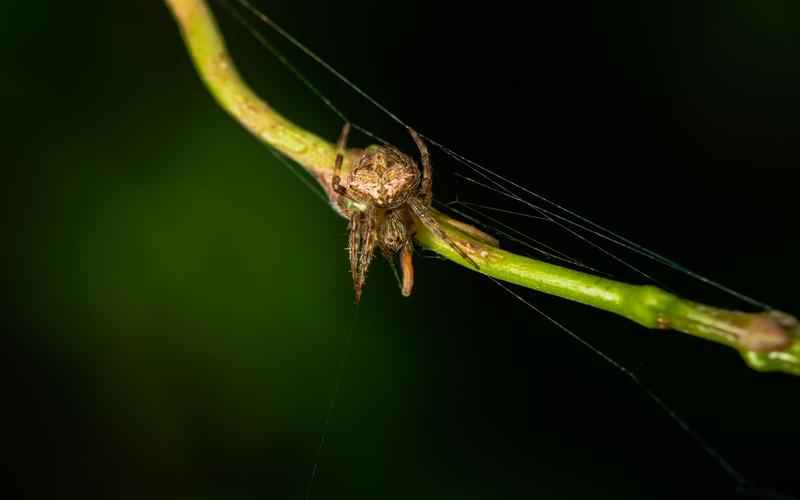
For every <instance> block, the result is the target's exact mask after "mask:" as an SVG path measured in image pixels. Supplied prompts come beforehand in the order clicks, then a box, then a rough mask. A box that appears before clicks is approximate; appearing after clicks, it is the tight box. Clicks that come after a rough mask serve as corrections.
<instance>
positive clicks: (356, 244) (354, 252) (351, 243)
mask: <svg viewBox="0 0 800 500" xmlns="http://www.w3.org/2000/svg"><path fill="white" fill-rule="evenodd" d="M361 226H362V224H361V213H360V212H355V213H354V214H353V216H352V217H351V218H350V227H349V229H350V235H349V239H348V245H347V253H348V256H349V257H350V274H351V275H352V277H353V288H355V291H356V302H358V301H359V300H360V299H361V285H360V284H359V277H358V251H359V248H360V247H361V231H362V227H361ZM361 283H363V280H362V281H361Z"/></svg>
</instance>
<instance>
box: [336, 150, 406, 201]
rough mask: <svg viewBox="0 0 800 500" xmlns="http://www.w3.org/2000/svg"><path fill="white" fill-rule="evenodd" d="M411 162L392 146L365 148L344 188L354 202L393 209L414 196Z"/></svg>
mask: <svg viewBox="0 0 800 500" xmlns="http://www.w3.org/2000/svg"><path fill="white" fill-rule="evenodd" d="M419 176H420V174H419V168H418V167H417V165H416V163H414V160H412V159H411V158H410V157H409V156H407V155H405V154H403V153H401V152H400V151H398V150H397V149H395V148H392V147H383V146H378V147H373V148H369V149H367V150H366V151H365V152H364V154H363V155H362V156H361V158H359V160H358V162H357V163H356V165H355V167H354V168H353V170H352V171H351V172H350V176H349V178H348V189H349V190H350V191H351V193H352V194H353V195H355V196H354V197H357V198H359V200H358V201H363V202H368V203H371V204H372V205H374V206H376V207H380V208H395V207H399V206H400V205H402V204H403V203H405V202H406V201H407V200H408V198H409V197H410V196H411V195H412V194H414V192H415V189H416V187H417V185H418V184H419Z"/></svg>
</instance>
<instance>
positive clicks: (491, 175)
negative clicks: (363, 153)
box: [219, 0, 771, 309]
mask: <svg viewBox="0 0 800 500" xmlns="http://www.w3.org/2000/svg"><path fill="white" fill-rule="evenodd" d="M219 1H222V2H223V3H226V4H227V3H228V1H229V0H219ZM235 1H236V2H238V4H240V5H241V6H242V7H243V8H245V9H246V10H247V11H248V12H250V13H251V14H252V15H253V16H255V17H256V18H258V19H259V20H260V21H261V22H263V23H264V24H266V25H267V26H269V27H270V28H271V29H272V30H274V31H275V32H276V33H278V34H279V35H280V36H281V37H283V38H284V39H285V40H287V41H288V42H289V43H290V44H292V45H293V46H295V47H296V48H297V49H298V50H300V51H301V52H303V53H304V54H305V55H306V56H307V57H309V58H310V59H312V60H313V61H314V62H316V63H317V64H319V65H320V66H321V67H322V68H324V69H325V70H326V71H328V72H329V73H330V74H332V75H333V76H334V77H336V78H337V79H339V80H340V81H341V82H342V83H344V84H345V85H346V86H348V87H349V88H350V89H351V90H353V91H354V92H355V93H357V94H358V95H360V96H361V97H362V98H363V99H365V100H366V101H367V102H369V103H370V104H372V105H373V106H375V107H376V108H377V109H378V110H379V111H381V112H382V113H384V114H385V115H386V116H387V117H389V118H391V119H392V120H393V121H395V122H396V123H397V124H399V125H401V126H403V127H405V128H408V127H409V125H408V124H407V123H406V122H405V121H403V120H402V119H401V118H400V117H399V116H397V115H396V114H394V113H392V112H391V111H390V110H389V109H388V108H387V107H386V106H384V105H383V104H381V103H380V102H379V101H378V100H377V99H375V98H373V97H372V96H370V95H369V94H368V93H367V92H365V91H364V90H363V89H361V88H360V87H359V86H358V85H356V84H355V83H354V82H353V81H352V80H350V79H349V78H347V77H346V76H345V75H344V74H342V73H341V72H339V71H338V70H337V69H336V68H334V67H333V66H331V65H330V64H328V63H327V62H326V61H325V60H324V59H322V58H321V57H320V56H318V55H317V54H316V53H315V52H313V51H312V50H311V49H310V48H308V47H307V46H306V45H305V44H303V43H302V42H300V41H299V40H298V39H297V38H295V37H294V36H292V35H291V34H290V33H289V32H288V31H286V30H285V29H284V28H283V27H281V26H280V25H279V24H278V23H277V22H275V21H274V20H273V19H272V18H270V17H269V16H267V15H266V14H265V13H263V12H262V11H260V10H259V9H257V8H256V7H255V6H253V5H252V4H251V3H250V2H249V1H248V0H235ZM237 17H238V18H241V15H240V14H238V13H237ZM242 24H243V25H244V26H245V27H246V28H247V29H248V30H249V31H251V32H252V33H253V35H254V36H255V37H256V38H257V39H258V40H259V42H260V43H261V44H262V45H264V46H265V47H266V48H267V49H268V50H269V51H270V52H271V53H272V54H273V55H274V56H275V57H276V58H278V60H279V61H280V62H281V63H282V64H284V65H285V66H286V67H287V68H288V69H289V70H290V71H291V72H292V73H293V74H294V75H295V76H296V77H297V78H298V80H299V81H300V82H301V83H302V84H303V85H305V86H306V87H307V88H308V89H309V90H310V91H311V92H312V93H314V95H316V96H317V97H318V98H319V99H320V100H321V102H323V103H324V104H325V105H326V106H327V107H328V108H329V109H330V110H331V111H333V112H334V113H335V114H336V115H337V116H339V118H341V119H342V120H343V121H350V120H349V119H348V118H347V117H346V116H345V114H344V113H342V112H341V111H340V110H339V109H338V108H337V107H336V106H335V105H334V104H333V103H332V102H331V100H330V99H328V98H327V97H326V96H325V95H324V94H323V93H322V92H320V91H319V89H317V88H316V87H315V86H314V85H313V84H312V83H311V82H310V81H309V80H308V79H307V78H305V77H304V76H303V75H302V73H300V71H298V70H297V69H296V68H295V67H294V66H293V65H291V64H290V63H289V62H288V60H287V59H286V58H285V57H284V56H283V55H282V54H281V53H280V52H279V51H278V50H277V49H276V48H275V47H273V46H272V45H271V44H269V42H268V41H267V40H266V39H264V37H263V36H262V35H261V34H260V32H258V30H255V28H253V27H252V26H250V25H249V24H248V23H247V22H246V21H242ZM351 123H352V122H351ZM352 126H353V128H354V129H356V130H358V131H359V132H361V133H363V134H365V135H367V136H369V137H371V138H373V139H375V140H377V141H379V142H381V143H383V144H388V142H387V141H386V140H384V139H382V138H380V137H378V136H377V135H375V134H374V133H372V132H371V131H369V130H367V129H366V128H365V127H362V126H360V125H357V124H353V125H352ZM419 135H420V136H421V137H422V138H424V139H425V140H426V141H427V142H428V143H429V144H431V145H433V146H435V147H437V148H438V149H439V150H441V151H442V152H443V153H445V154H446V155H448V156H450V157H451V158H453V159H454V160H456V161H457V162H459V163H461V164H462V165H464V166H465V167H467V168H469V169H471V170H473V171H474V172H476V173H479V174H481V175H482V176H486V177H487V179H492V182H495V181H497V182H501V183H505V184H506V186H503V188H502V189H503V190H504V191H506V192H507V194H513V193H512V192H511V188H513V189H516V190H518V191H519V192H520V195H517V197H518V198H520V200H522V198H521V195H527V196H531V197H533V198H536V199H538V200H540V201H541V202H543V203H546V204H547V205H548V206H550V207H552V209H554V210H557V211H559V212H561V214H564V215H560V216H559V217H557V218H559V219H567V220H569V217H572V218H574V220H569V222H568V223H569V224H571V225H573V226H578V227H580V228H582V229H584V230H586V231H590V232H592V233H594V234H596V235H597V236H600V237H602V238H603V239H607V240H609V241H612V242H614V243H615V244H618V245H621V246H623V247H625V248H626V249H628V250H630V251H632V252H634V253H637V254H639V255H641V256H643V257H646V258H648V259H650V260H653V261H655V262H658V263H660V264H662V265H665V266H667V267H670V268H672V269H674V270H675V271H678V272H680V273H683V274H685V275H687V276H689V277H691V278H693V279H696V280H698V281H700V282H701V283H704V284H706V285H708V286H711V287H713V288H716V289H717V290H720V291H722V292H724V293H726V294H729V295H731V296H733V297H736V298H737V299H739V300H741V301H743V302H746V303H747V304H750V305H752V306H755V307H759V308H762V309H770V308H771V307H770V306H769V305H768V304H766V303H764V302H761V301H759V300H756V299H754V298H752V297H750V296H748V295H745V294H743V293H741V292H738V291H736V290H734V289H732V288H730V287H727V286H725V285H723V284H721V283H719V282H717V281H714V280H712V279H710V278H708V277H705V276H703V275H701V274H699V273H697V272H695V271H693V270H691V269H689V268H687V267H685V266H683V265H681V264H679V263H678V262H676V261H673V260H671V259H668V258H666V257H664V256H662V255H661V254H659V253H657V252H654V251H652V250H649V249H647V248H645V247H644V246H642V245H640V244H638V243H636V242H634V241H632V240H630V239H628V238H625V237H623V236H621V235H619V234H617V233H615V232H614V231H611V230H610V229H608V228H606V227H605V226H602V225H600V224H599V223H596V222H594V221H592V220H590V219H588V218H587V217H584V216H582V215H580V214H578V213H577V212H575V211H574V210H570V209H568V208H566V207H564V206H563V205H560V204H558V203H556V202H554V201H552V200H550V199H549V198H546V197H544V196H543V195H541V194H539V193H536V192H534V191H532V190H530V189H528V188H526V187H524V186H522V185H520V184H518V183H516V182H514V181H512V180H511V179H509V178H507V177H504V176H502V175H500V174H498V173H496V172H494V171H492V170H490V169H489V168H487V167H485V166H483V165H481V164H479V163H478V162H475V161H473V160H470V159H469V158H466V157H465V156H463V155H460V154H458V153H456V152H455V151H453V150H452V149H451V148H449V147H447V146H445V145H444V144H442V143H441V142H439V141H436V140H435V139H433V138H431V137H429V136H427V135H425V134H422V133H420V134H419ZM522 202H523V203H525V204H527V205H529V206H530V207H531V208H533V209H534V210H541V207H535V205H533V204H532V203H530V202H527V200H524V201H522ZM547 213H548V214H550V215H552V214H554V212H553V210H549V211H548V212H547ZM567 232H570V231H569V230H567ZM570 233H571V234H573V235H574V236H578V235H577V234H576V233H573V232H570ZM578 237H579V236H578ZM590 244H591V243H590ZM598 250H600V251H601V252H603V253H606V254H607V255H609V256H610V257H612V258H614V259H615V260H618V261H620V262H622V263H623V264H625V263H624V262H623V260H622V259H619V258H618V257H616V256H614V255H613V254H611V253H610V252H608V251H607V250H604V249H601V248H600V247H598ZM625 265H627V266H628V267H631V266H630V265H629V264H625ZM633 269H634V270H635V271H637V272H639V273H640V274H642V275H643V276H644V277H646V278H648V279H650V280H653V279H652V277H650V276H648V275H647V274H645V273H642V272H641V271H639V270H638V269H636V268H633ZM653 281H655V280H653Z"/></svg>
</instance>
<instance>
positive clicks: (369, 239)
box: [358, 210, 378, 298]
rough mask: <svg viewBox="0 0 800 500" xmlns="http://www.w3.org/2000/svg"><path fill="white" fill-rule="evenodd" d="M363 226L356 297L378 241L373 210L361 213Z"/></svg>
mask: <svg viewBox="0 0 800 500" xmlns="http://www.w3.org/2000/svg"><path fill="white" fill-rule="evenodd" d="M363 217H364V228H363V232H362V233H361V248H360V249H359V251H358V279H359V287H358V297H359V298H360V297H361V288H362V287H363V286H364V281H366V279H367V270H368V269H369V264H370V262H372V255H373V254H374V252H375V245H376V243H377V242H378V227H377V221H376V220H375V213H374V211H372V210H370V211H368V212H365V213H364V214H363Z"/></svg>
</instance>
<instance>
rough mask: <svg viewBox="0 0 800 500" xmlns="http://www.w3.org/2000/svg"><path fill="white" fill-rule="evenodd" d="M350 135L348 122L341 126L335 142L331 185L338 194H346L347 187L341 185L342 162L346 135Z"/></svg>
mask: <svg viewBox="0 0 800 500" xmlns="http://www.w3.org/2000/svg"><path fill="white" fill-rule="evenodd" d="M348 135H350V123H345V124H344V126H343V127H342V133H341V134H339V141H338V142H337V143H336V163H335V164H334V166H333V179H332V181H331V187H333V190H334V191H336V192H337V193H338V194H340V195H342V196H347V188H346V187H344V186H342V184H341V182H342V178H341V174H342V162H343V161H344V147H345V144H347V136H348Z"/></svg>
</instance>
